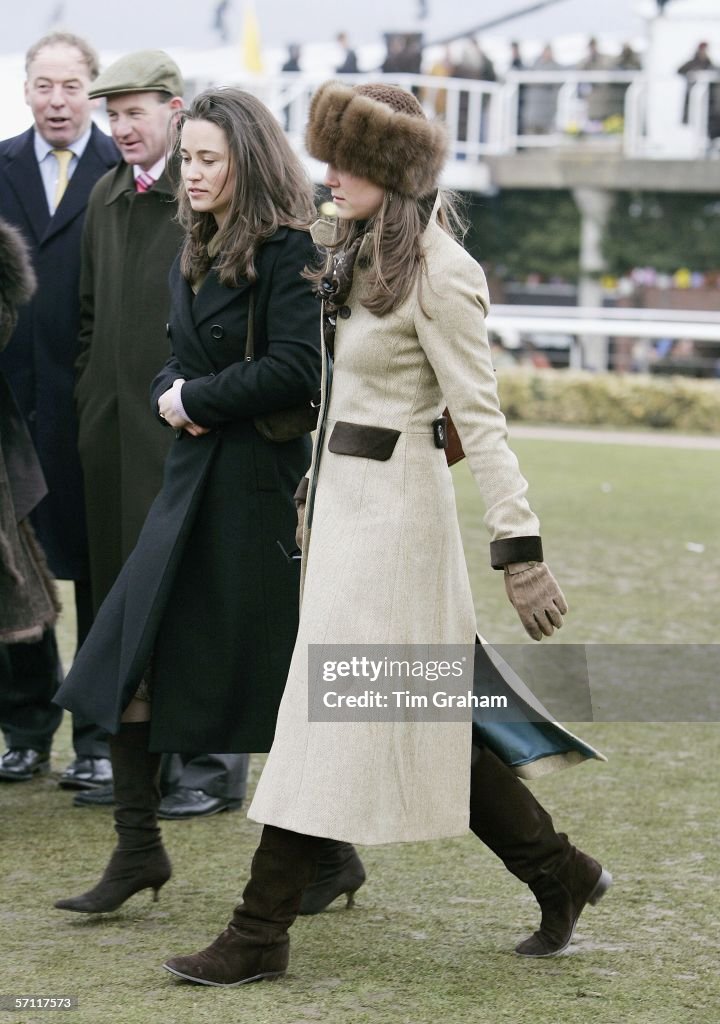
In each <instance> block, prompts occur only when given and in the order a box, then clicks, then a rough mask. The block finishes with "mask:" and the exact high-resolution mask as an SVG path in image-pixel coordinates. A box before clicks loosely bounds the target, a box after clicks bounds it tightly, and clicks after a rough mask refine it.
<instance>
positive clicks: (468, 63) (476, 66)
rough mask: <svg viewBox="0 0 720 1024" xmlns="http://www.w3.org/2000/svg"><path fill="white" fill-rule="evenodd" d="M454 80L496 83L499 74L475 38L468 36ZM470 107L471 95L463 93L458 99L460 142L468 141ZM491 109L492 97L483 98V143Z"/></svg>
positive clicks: (455, 70) (481, 136)
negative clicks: (470, 79) (463, 79)
mask: <svg viewBox="0 0 720 1024" xmlns="http://www.w3.org/2000/svg"><path fill="white" fill-rule="evenodd" d="M453 78H473V79H475V80H476V81H482V82H496V81H497V74H496V73H495V66H494V64H493V62H492V61H491V60H490V58H489V57H488V56H487V54H485V53H484V52H483V49H482V47H481V46H480V43H479V42H478V40H477V39H476V38H475V37H474V36H468V38H467V41H466V43H465V47H464V48H463V52H462V56H461V57H460V62H459V63H458V64H456V65H455V67H454V68H453ZM469 107H470V93H469V92H461V93H460V95H459V97H458V125H457V138H458V142H467V141H468V112H469ZM489 107H490V97H489V96H488V95H484V96H483V100H482V108H481V112H482V116H481V119H480V139H479V141H481V142H483V141H484V140H485V137H486V134H487V132H486V118H487V114H488V110H489Z"/></svg>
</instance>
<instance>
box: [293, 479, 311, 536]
mask: <svg viewBox="0 0 720 1024" xmlns="http://www.w3.org/2000/svg"><path fill="white" fill-rule="evenodd" d="M309 485H310V481H309V480H308V478H307V477H306V476H304V477H303V478H302V480H301V481H300V483H299V484H298V487H297V490H296V491H295V495H294V501H295V508H296V510H297V529H296V530H295V543H296V544H297V546H298V547H299V548H301V547H302V545H303V530H304V529H305V502H306V501H307V494H308V487H309Z"/></svg>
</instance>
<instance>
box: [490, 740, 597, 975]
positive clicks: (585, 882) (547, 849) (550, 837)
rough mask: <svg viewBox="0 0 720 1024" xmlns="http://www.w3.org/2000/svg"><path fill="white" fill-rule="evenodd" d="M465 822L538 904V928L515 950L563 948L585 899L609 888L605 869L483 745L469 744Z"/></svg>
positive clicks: (552, 952)
mask: <svg viewBox="0 0 720 1024" xmlns="http://www.w3.org/2000/svg"><path fill="white" fill-rule="evenodd" d="M470 828H471V829H472V830H473V832H474V833H475V835H476V836H477V837H478V839H480V840H481V841H482V842H483V843H485V845H486V846H488V847H489V848H490V849H491V850H492V851H493V853H494V854H496V855H497V856H498V857H499V858H500V860H501V861H502V862H503V864H504V865H505V867H506V868H507V869H508V871H510V872H511V873H512V874H513V875H515V876H516V878H519V879H520V880H521V881H523V882H525V883H526V885H527V886H528V887H529V888H530V890H531V891H532V893H533V895H534V896H535V899H536V900H537V902H538V904H539V905H540V910H541V912H542V917H541V922H540V928H539V929H538V930H537V931H536V932H534V933H533V935H531V936H530V937H529V938H527V939H525V940H524V941H523V942H521V943H520V944H519V945H518V946H516V947H515V952H516V953H519V954H520V955H521V956H534V957H544V956H556V955H557V954H558V953H562V951H563V950H564V949H566V948H567V946H568V945H569V943H570V940H571V939H572V936H573V932H574V930H575V925H576V923H577V920H578V918H579V917H580V914H581V913H582V911H583V908H584V907H585V905H586V904H587V903H593V904H594V903H597V902H598V900H600V899H601V898H602V897H603V896H604V895H605V893H606V891H607V890H608V889H609V888H610V885H611V884H612V876H611V875H610V873H609V872H608V871H605V870H604V869H603V868H602V867H601V866H600V864H598V862H597V861H596V860H593V858H592V857H589V856H588V855H587V854H585V853H583V852H582V851H581V850H578V849H576V847H574V846H572V845H571V843H570V842H569V841H568V837H567V836H566V835H565V834H564V833H563V832H556V831H555V826H554V825H553V821H552V818H551V817H550V815H549V814H548V813H547V811H546V810H545V808H544V807H543V806H542V804H540V803H539V802H538V801H537V800H536V799H535V797H534V796H533V794H532V793H531V791H530V790H529V789H528V787H527V786H525V785H524V784H523V783H522V782H521V781H520V779H518V778H517V776H516V775H515V774H514V773H513V772H512V771H511V770H510V768H508V766H507V765H506V764H504V763H503V762H502V761H501V760H500V759H499V758H498V757H496V756H495V754H493V753H492V751H491V750H489V749H488V748H487V747H479V746H474V745H473V751H472V767H471V774H470Z"/></svg>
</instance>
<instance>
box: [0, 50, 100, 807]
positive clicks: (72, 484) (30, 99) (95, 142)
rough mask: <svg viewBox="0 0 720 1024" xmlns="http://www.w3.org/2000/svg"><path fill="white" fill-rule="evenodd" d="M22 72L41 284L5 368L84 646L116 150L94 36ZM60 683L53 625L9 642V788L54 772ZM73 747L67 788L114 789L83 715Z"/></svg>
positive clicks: (13, 171)
mask: <svg viewBox="0 0 720 1024" xmlns="http://www.w3.org/2000/svg"><path fill="white" fill-rule="evenodd" d="M25 69H26V73H27V75H26V81H25V99H26V101H27V103H28V106H29V107H30V111H31V113H32V117H33V124H32V126H31V127H30V128H29V129H28V130H27V131H25V132H23V133H22V134H21V135H18V136H16V137H15V138H12V139H5V140H4V141H3V142H0V215H1V216H2V217H4V218H5V219H6V220H7V221H9V222H10V223H11V224H13V225H14V226H15V227H16V228H17V229H18V230H19V231H20V232H21V233H22V235H23V237H24V238H25V241H26V242H27V244H28V246H29V249H30V257H31V260H32V264H33V268H34V270H35V275H36V277H37V280H38V288H37V291H36V292H35V295H34V296H33V298H32V299H31V301H30V302H28V303H26V304H25V305H24V306H23V307H22V308H21V310H20V315H19V319H18V323H17V326H16V327H15V330H14V332H13V334H12V337H11V339H10V342H9V344H8V347H7V348H6V349H5V351H4V352H3V353H2V355H1V356H0V369H1V370H2V371H3V372H4V373H5V376H6V377H7V380H8V381H9V383H10V386H11V388H12V390H13V392H14V395H15V398H16V401H17V403H18V406H19V408H20V410H21V412H22V415H23V418H24V420H25V422H26V424H27V427H28V428H29V430H30V433H31V435H32V439H33V442H34V444H35V447H36V449H37V453H38V456H39V459H40V464H41V466H42V469H43V473H44V475H45V480H46V481H47V486H48V493H47V495H46V496H45V498H43V500H42V501H41V502H40V504H39V505H38V506H37V508H36V509H35V510H34V512H33V516H32V518H33V525H34V527H35V531H36V533H37V536H38V538H39V540H40V543H41V545H42V547H43V550H44V551H45V554H46V556H47V559H48V562H49V564H50V568H51V569H52V571H53V573H54V574H55V575H56V576H57V577H58V578H59V579H64V580H73V582H74V587H75V607H76V612H77V641H78V645H79V644H81V643H82V641H83V639H84V638H85V634H86V633H87V630H88V629H89V627H90V623H91V621H92V607H91V601H90V580H89V569H88V554H87V537H86V534H85V502H84V498H83V481H82V470H81V468H80V459H79V457H78V450H77V420H76V416H75V403H74V399H73V388H74V383H75V369H74V364H75V358H76V356H77V337H78V328H79V322H80V310H79V303H78V279H79V276H80V240H81V237H82V230H83V221H84V218H85V209H86V206H87V202H88V197H89V195H90V191H91V189H92V187H93V185H94V184H95V182H96V181H97V180H98V178H100V177H101V176H102V175H103V174H106V173H107V171H108V170H109V168H111V167H114V166H115V165H116V164H117V161H118V157H119V154H118V151H117V149H116V148H115V146H114V145H113V142H112V140H111V139H109V138H108V137H107V135H105V134H104V132H101V131H100V129H99V128H98V127H97V126H96V125H93V124H92V122H91V120H90V114H91V110H92V106H93V103H92V100H91V99H90V97H89V95H88V93H89V90H90V88H91V86H92V83H93V80H94V79H95V78H96V77H97V74H98V71H99V67H98V57H97V54H96V53H95V50H94V49H93V48H92V46H90V45H89V43H88V42H87V41H86V40H84V39H82V38H81V37H80V36H76V35H73V34H71V33H69V32H52V33H51V34H50V35H46V36H43V37H42V39H39V40H38V41H37V42H36V43H34V44H33V45H32V46H31V47H30V49H29V50H28V52H27V54H26V58H25ZM61 678H62V667H61V665H60V658H59V655H58V649H57V643H56V639H55V631H54V629H52V628H48V629H46V630H45V632H44V634H43V636H42V637H41V638H40V639H39V640H38V641H37V642H33V643H19V644H4V645H0V724H1V725H2V731H3V734H4V736H5V739H6V741H7V746H8V750H7V752H6V753H5V754H3V756H2V757H1V758H0V779H1V780H3V781H5V782H29V781H30V780H31V779H32V778H34V777H37V776H39V775H43V774H45V773H46V772H47V771H48V770H49V768H50V756H49V755H50V747H51V744H52V739H53V735H54V733H55V731H56V729H57V727H58V725H59V724H60V719H61V717H62V711H61V710H60V708H58V707H57V705H55V704H53V703H52V698H53V695H54V694H55V690H56V689H57V684H58V681H59V679H61ZM73 747H74V750H75V758H74V760H73V761H72V763H71V764H70V765H69V766H68V767H67V768H66V769H65V771H64V772H63V773H62V775H61V778H60V785H61V786H63V787H64V788H68V789H88V790H90V789H92V788H93V787H96V786H101V785H105V784H107V783H108V782H109V781H110V779H111V771H110V761H109V751H108V748H107V741H106V737H105V734H104V733H103V732H102V731H101V730H100V729H98V727H97V726H95V725H93V724H92V723H90V722H83V721H80V720H79V719H78V718H77V716H74V717H73Z"/></svg>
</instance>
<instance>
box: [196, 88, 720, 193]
mask: <svg viewBox="0 0 720 1024" xmlns="http://www.w3.org/2000/svg"><path fill="white" fill-rule="evenodd" d="M342 77H343V80H344V81H348V82H350V83H355V82H362V81H368V80H373V81H377V79H378V77H379V74H378V72H374V73H373V74H371V75H369V74H363V75H345V76H342ZM382 78H383V81H386V82H392V83H394V84H397V85H401V86H403V87H404V88H406V89H410V90H412V91H413V92H414V93H415V94H416V95H417V96H418V97H419V98H420V100H421V102H422V103H423V105H424V107H425V109H426V111H427V113H428V115H430V116H440V117H442V118H443V119H444V120H445V122H446V124H447V129H448V136H449V143H450V163H451V164H453V163H454V164H455V166H456V167H459V165H460V164H461V163H462V162H470V163H472V164H476V165H477V164H478V163H479V162H482V160H483V159H484V158H485V157H487V156H492V155H500V154H505V153H514V152H516V151H517V150H518V149H524V150H532V149H543V148H545V149H547V148H557V147H573V146H577V145H578V144H579V143H584V144H587V143H588V142H590V143H592V142H593V141H597V142H601V143H602V145H603V148H604V149H608V148H610V149H615V150H616V151H617V152H618V153H623V154H624V155H625V156H627V157H639V156H644V157H648V158H652V157H655V156H659V155H661V156H663V157H670V156H672V155H673V151H672V144H671V143H670V145H668V138H669V137H671V136H672V134H673V133H672V132H671V131H664V130H663V131H662V132H661V137H662V139H663V145H664V148H663V150H662V153H660V152H659V151H658V146H657V140H654V141H653V140H650V139H649V137H648V123H649V121H650V117H649V114H650V111H651V105H652V104H653V103H654V106H652V111H653V112H654V113H653V118H654V119H656V116H657V115H656V112H657V107H658V103H657V102H656V100H657V95H658V93H657V90H658V89H659V88H660V86H662V87H663V88H667V86H668V84H670V85H671V86H672V88H673V89H674V90H675V93H674V95H676V96H677V100H678V102H677V104H676V107H677V109H674V108H673V110H672V111H666V112H665V114H664V116H666V119H669V120H668V124H671V125H674V126H675V128H676V129H682V131H683V132H685V134H686V135H687V134H688V133H689V135H690V140H689V141H688V139H687V138H685V140H684V143H683V145H682V147H680V146H679V144H678V152H677V155H678V156H682V157H687V155H688V153H691V154H692V155H694V156H700V157H702V156H705V155H714V154H713V150H712V146H711V145H710V143H711V139H710V137H709V130H708V125H709V113H710V110H711V109H712V108H711V105H710V96H711V92H710V90H711V88H712V86H713V83H718V82H720V78H719V76H718V73H717V72H704V73H698V74H696V75H694V76H692V77H691V79H690V81H689V83H688V84H689V104H688V118H687V124H686V125H684V124H683V123H682V117H683V103H682V100H681V95H682V91H683V88H684V83H683V81H682V79H681V78H680V77H679V76H675V77H674V78H673V79H672V80H670V79H667V80H666V79H660V80H656V79H651V78H649V77H648V76H647V75H646V74H645V73H644V72H639V71H578V70H575V69H572V70H570V69H568V70H558V71H512V72H509V73H508V74H507V76H506V78H505V80H504V82H502V83H500V82H485V81H477V80H475V79H464V78H463V79H460V78H441V77H438V76H435V75H406V74H399V75H391V74H388V75H383V76H382ZM326 79H327V76H326V75H316V74H311V73H305V72H298V73H285V74H277V75H271V76H257V75H249V74H240V75H239V76H237V77H236V78H235V83H236V84H238V85H240V86H242V87H243V88H246V89H248V90H249V91H251V92H253V93H255V94H256V95H257V96H259V97H260V98H261V99H262V100H263V101H264V102H265V103H266V104H267V105H268V106H269V107H270V108H271V109H272V110H273V111H274V112H275V114H276V115H277V117H278V119H279V120H280V122H281V123H282V124H283V125H284V127H285V128H286V130H287V131H288V133H289V135H290V136H291V139H292V141H293V144H294V145H295V146H296V147H297V148H298V149H299V150H302V136H303V132H304V128H305V124H306V122H307V115H308V108H309V104H310V99H311V97H312V94H313V92H314V91H315V90H316V89H317V87H318V86H319V85H320V84H321V83H322V82H323V81H326ZM192 84H193V85H194V87H195V90H197V91H199V90H200V89H201V88H205V87H206V86H210V85H212V84H214V83H213V82H212V81H209V80H206V81H197V80H196V81H195V82H194V83H192ZM716 88H718V89H720V84H717V85H716ZM653 97H655V100H654V99H653ZM661 106H662V104H661ZM665 106H667V104H665ZM676 134H677V133H676ZM451 183H452V182H451Z"/></svg>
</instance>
